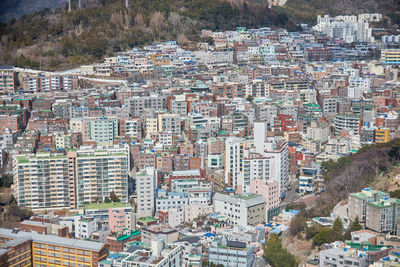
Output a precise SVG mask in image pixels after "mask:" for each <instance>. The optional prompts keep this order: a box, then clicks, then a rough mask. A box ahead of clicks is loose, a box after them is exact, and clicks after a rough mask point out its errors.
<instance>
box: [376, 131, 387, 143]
mask: <svg viewBox="0 0 400 267" xmlns="http://www.w3.org/2000/svg"><path fill="white" fill-rule="evenodd" d="M389 141H390V129H388V128H378V129H376V130H375V142H376V143H387V142H389Z"/></svg>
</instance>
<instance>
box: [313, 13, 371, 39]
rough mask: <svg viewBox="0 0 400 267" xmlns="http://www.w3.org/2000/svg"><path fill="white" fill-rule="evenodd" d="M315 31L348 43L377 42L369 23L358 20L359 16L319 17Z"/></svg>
mask: <svg viewBox="0 0 400 267" xmlns="http://www.w3.org/2000/svg"><path fill="white" fill-rule="evenodd" d="M313 30H314V31H317V32H322V33H324V34H326V35H327V36H328V37H330V38H337V39H342V40H343V41H345V42H346V43H354V42H368V43H370V42H374V41H375V40H374V37H372V29H371V28H370V27H369V23H368V21H365V20H358V19H357V16H337V17H330V16H329V15H325V16H323V17H322V16H321V15H318V17H317V25H315V26H314V27H313Z"/></svg>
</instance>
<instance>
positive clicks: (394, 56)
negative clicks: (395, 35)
mask: <svg viewBox="0 0 400 267" xmlns="http://www.w3.org/2000/svg"><path fill="white" fill-rule="evenodd" d="M381 61H382V62H383V63H385V64H400V49H382V50H381Z"/></svg>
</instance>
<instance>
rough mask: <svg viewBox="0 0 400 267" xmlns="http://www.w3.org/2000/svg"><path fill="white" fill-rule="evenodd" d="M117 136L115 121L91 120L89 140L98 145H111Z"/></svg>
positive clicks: (116, 123)
mask: <svg viewBox="0 0 400 267" xmlns="http://www.w3.org/2000/svg"><path fill="white" fill-rule="evenodd" d="M116 136H118V120H117V119H106V118H99V119H91V120H90V139H91V140H93V141H96V142H97V144H99V145H112V144H113V141H114V138H115V137H116Z"/></svg>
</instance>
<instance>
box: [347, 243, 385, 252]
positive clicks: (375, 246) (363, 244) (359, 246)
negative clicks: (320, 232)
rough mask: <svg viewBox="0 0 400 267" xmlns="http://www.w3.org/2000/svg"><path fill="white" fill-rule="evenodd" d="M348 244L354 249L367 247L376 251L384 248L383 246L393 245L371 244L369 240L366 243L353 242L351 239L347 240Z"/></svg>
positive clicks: (368, 249)
mask: <svg viewBox="0 0 400 267" xmlns="http://www.w3.org/2000/svg"><path fill="white" fill-rule="evenodd" d="M346 246H350V248H352V249H357V250H363V249H366V250H367V251H371V252H376V251H380V250H382V248H391V247H392V246H388V245H385V246H384V245H371V244H369V243H368V242H365V243H352V242H350V241H346Z"/></svg>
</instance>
